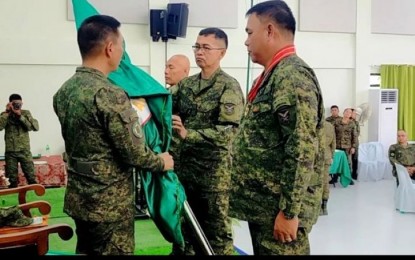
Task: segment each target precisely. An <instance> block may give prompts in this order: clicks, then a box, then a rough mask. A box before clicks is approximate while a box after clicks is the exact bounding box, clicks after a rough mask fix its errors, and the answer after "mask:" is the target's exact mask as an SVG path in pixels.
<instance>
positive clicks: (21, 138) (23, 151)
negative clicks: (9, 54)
mask: <svg viewBox="0 0 415 260" xmlns="http://www.w3.org/2000/svg"><path fill="white" fill-rule="evenodd" d="M22 106H23V101H22V97H21V96H20V95H19V94H12V95H10V97H9V103H7V105H6V111H5V112H2V113H1V116H0V131H1V130H3V129H5V134H4V141H5V143H6V150H5V160H6V161H5V162H6V166H5V168H6V176H7V177H8V178H9V182H10V185H9V187H10V188H15V187H17V186H18V184H19V176H18V163H20V167H21V168H22V171H23V173H24V175H25V177H26V180H27V182H28V183H29V184H34V183H37V182H36V177H35V166H34V164H33V157H32V152H31V150H30V137H29V131H39V123H38V121H37V120H36V119H34V118H33V117H32V114H31V113H30V111H29V110H23V109H22Z"/></svg>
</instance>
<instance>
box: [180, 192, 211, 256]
mask: <svg viewBox="0 0 415 260" xmlns="http://www.w3.org/2000/svg"><path fill="white" fill-rule="evenodd" d="M184 212H185V214H184V216H185V218H186V220H187V221H189V223H190V226H191V227H192V229H193V232H194V233H195V234H196V238H197V241H198V242H199V244H200V247H201V248H202V250H203V251H204V253H205V254H206V255H215V253H214V252H213V249H212V247H211V245H210V244H209V241H208V239H207V238H206V236H205V233H204V232H203V230H202V228H201V227H200V224H199V222H198V221H197V219H196V216H195V215H194V213H193V211H192V209H191V208H190V205H189V203H188V202H187V200H185V201H184Z"/></svg>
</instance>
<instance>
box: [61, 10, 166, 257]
mask: <svg viewBox="0 0 415 260" xmlns="http://www.w3.org/2000/svg"><path fill="white" fill-rule="evenodd" d="M120 25H121V24H120V22H119V21H117V20H116V19H114V18H113V17H111V16H106V15H93V16H90V17H88V18H86V19H85V20H84V21H83V22H82V24H81V26H80V27H79V29H78V32H77V39H78V46H79V50H80V52H81V57H82V66H80V67H78V68H76V72H75V74H74V75H73V76H72V77H71V78H70V79H68V80H67V81H66V82H65V83H64V84H63V85H62V86H61V87H60V88H59V90H58V91H57V92H56V93H55V95H54V96H53V109H54V111H55V113H56V115H57V116H58V119H59V122H60V124H61V131H62V137H63V139H64V141H65V152H66V155H67V164H68V184H67V186H66V192H65V198H64V205H63V207H64V212H65V213H67V214H68V215H69V216H71V217H72V218H73V220H74V222H75V226H76V235H77V244H76V253H77V254H86V255H132V254H133V253H134V246H135V241H134V196H133V195H134V193H133V189H134V180H133V168H134V167H138V168H139V169H143V170H149V171H154V172H155V173H161V172H163V171H168V170H171V169H173V166H174V162H173V159H172V157H171V155H170V154H168V153H160V154H157V155H156V154H155V153H153V152H152V151H151V150H150V149H149V148H148V147H147V146H146V145H145V134H144V130H143V129H142V128H141V125H140V122H139V117H138V114H137V112H136V111H135V110H134V108H133V107H132V104H131V101H130V99H129V97H128V95H127V94H126V92H125V91H124V90H123V89H122V88H120V87H118V86H115V85H114V84H112V83H111V82H110V81H109V80H108V74H110V73H111V72H113V71H115V70H117V68H118V66H119V64H120V61H121V57H122V55H123V51H124V50H123V37H122V34H121V32H120V30H119V27H120Z"/></svg>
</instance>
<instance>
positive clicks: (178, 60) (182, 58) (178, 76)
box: [164, 54, 190, 169]
mask: <svg viewBox="0 0 415 260" xmlns="http://www.w3.org/2000/svg"><path fill="white" fill-rule="evenodd" d="M189 72H190V61H189V58H187V56H186V55H183V54H176V55H173V56H171V57H170V59H169V60H168V61H167V63H166V67H165V69H164V79H165V82H166V84H167V85H168V87H167V88H168V90H169V91H170V93H171V94H172V95H173V98H176V97H177V95H176V93H177V90H178V86H177V84H178V83H179V82H180V81H181V80H182V79H184V78H186V77H188V76H189ZM179 143H180V140H179V138H178V137H177V136H173V138H172V140H171V144H170V151H169V152H170V154H171V155H172V156H173V158H174V168H175V169H179V168H180V165H179V164H180V152H179V150H180V147H179Z"/></svg>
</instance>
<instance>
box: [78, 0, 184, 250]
mask: <svg viewBox="0 0 415 260" xmlns="http://www.w3.org/2000/svg"><path fill="white" fill-rule="evenodd" d="M72 5H73V12H74V16H75V23H76V28H77V29H78V28H79V27H80V26H81V24H82V22H83V21H84V20H85V19H86V18H88V17H90V16H92V15H97V14H99V13H98V11H97V10H96V9H95V8H94V7H93V6H92V5H91V4H90V3H89V2H88V1H87V0H72ZM124 44H125V42H124ZM124 47H125V46H124ZM109 79H110V80H111V81H112V82H113V83H114V84H115V85H117V86H120V87H121V88H123V89H124V90H125V91H126V92H127V93H128V94H129V96H130V97H132V98H138V97H140V98H145V99H146V102H147V104H148V107H149V109H150V112H151V118H150V120H149V121H148V122H147V123H146V124H145V125H144V126H143V127H144V131H145V135H146V144H147V146H148V147H150V149H152V151H154V152H155V153H161V152H165V151H167V150H168V149H169V146H170V141H171V137H172V98H171V95H170V92H169V91H168V90H166V89H165V88H164V87H163V86H162V85H161V84H160V83H158V82H157V81H156V80H155V79H154V78H152V77H151V76H150V75H149V74H147V73H146V72H145V71H143V70H141V69H140V68H138V67H136V66H134V65H133V64H131V60H130V58H129V56H128V54H127V52H126V51H125V48H124V54H123V58H122V60H121V63H120V66H119V67H118V69H117V70H116V71H114V72H112V73H110V74H109ZM140 174H141V181H142V182H143V186H144V192H145V195H146V200H147V204H148V210H149V213H150V216H151V218H152V219H153V221H154V223H155V224H156V226H157V227H158V229H159V230H160V232H161V234H162V235H163V237H164V238H165V239H166V240H167V241H169V242H172V243H173V242H174V243H176V244H179V245H183V244H184V239H183V235H182V232H181V224H180V221H181V220H180V219H181V216H182V210H183V206H184V201H185V200H186V195H185V192H184V189H183V186H182V184H181V183H180V181H179V179H178V177H177V175H176V173H175V172H174V171H167V172H163V173H152V172H140Z"/></svg>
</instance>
